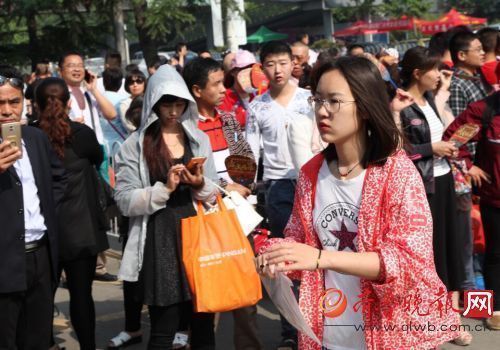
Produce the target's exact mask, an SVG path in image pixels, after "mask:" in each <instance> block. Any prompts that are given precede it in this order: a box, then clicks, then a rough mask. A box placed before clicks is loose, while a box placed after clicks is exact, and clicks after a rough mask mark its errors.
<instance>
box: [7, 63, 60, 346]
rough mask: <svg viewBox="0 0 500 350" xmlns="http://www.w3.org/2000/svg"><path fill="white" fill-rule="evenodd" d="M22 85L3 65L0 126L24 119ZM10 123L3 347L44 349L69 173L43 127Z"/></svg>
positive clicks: (50, 311)
mask: <svg viewBox="0 0 500 350" xmlns="http://www.w3.org/2000/svg"><path fill="white" fill-rule="evenodd" d="M23 88H24V85H23V80H22V75H21V74H20V73H19V72H18V71H17V70H16V69H15V68H14V67H11V66H8V65H0V125H4V124H6V123H16V122H19V121H20V119H21V115H22V111H23V99H24V95H23ZM11 125H12V128H13V129H15V128H16V127H19V128H20V133H19V132H16V133H17V135H22V139H21V140H20V142H19V143H18V144H19V145H20V147H13V146H11V141H12V139H11V138H10V136H12V135H9V136H7V135H5V137H4V136H2V139H1V143H0V222H1V223H2V234H1V235H0V310H2V311H1V313H0V349H40V350H42V349H43V350H46V349H48V348H49V342H50V334H51V329H52V313H53V288H54V283H55V277H56V271H57V266H56V262H57V224H56V208H57V205H58V203H59V201H60V200H61V198H62V197H63V195H64V189H65V184H66V175H65V172H64V169H63V168H62V166H61V164H60V162H59V160H58V158H57V156H56V154H55V153H54V152H53V151H52V148H51V146H50V143H49V140H48V139H47V137H46V136H45V134H44V133H43V132H42V131H41V130H38V129H36V128H33V127H30V126H22V127H21V126H18V125H17V124H11ZM9 128H10V127H9ZM2 129H3V130H6V129H7V128H5V127H4V128H2ZM7 137H9V140H10V141H8V140H5V138H7Z"/></svg>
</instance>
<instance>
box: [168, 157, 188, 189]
mask: <svg viewBox="0 0 500 350" xmlns="http://www.w3.org/2000/svg"><path fill="white" fill-rule="evenodd" d="M183 169H184V165H182V164H177V165H174V166H171V167H170V169H168V175H167V184H166V187H167V190H168V191H170V193H172V192H174V191H175V189H176V188H177V186H179V183H180V181H181V176H180V174H181V171H182V170H183Z"/></svg>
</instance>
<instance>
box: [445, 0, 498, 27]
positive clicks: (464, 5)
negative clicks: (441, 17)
mask: <svg viewBox="0 0 500 350" xmlns="http://www.w3.org/2000/svg"><path fill="white" fill-rule="evenodd" d="M444 7H445V8H446V9H447V10H449V9H450V8H452V7H454V8H456V9H457V10H458V11H460V12H463V13H465V14H467V15H469V16H474V17H486V18H488V22H490V23H494V22H495V21H499V20H500V1H498V0H493V1H491V0H447V1H445V3H444Z"/></svg>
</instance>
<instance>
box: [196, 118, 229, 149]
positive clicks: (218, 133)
mask: <svg viewBox="0 0 500 350" xmlns="http://www.w3.org/2000/svg"><path fill="white" fill-rule="evenodd" d="M198 128H199V129H200V130H202V131H203V132H205V134H207V136H208V138H209V139H210V145H212V151H213V152H218V151H223V150H226V149H227V148H228V145H227V141H226V137H225V136H224V131H223V130H222V120H221V119H220V116H219V113H217V111H215V119H213V120H212V119H209V118H205V119H204V120H201V119H200V120H199V121H198Z"/></svg>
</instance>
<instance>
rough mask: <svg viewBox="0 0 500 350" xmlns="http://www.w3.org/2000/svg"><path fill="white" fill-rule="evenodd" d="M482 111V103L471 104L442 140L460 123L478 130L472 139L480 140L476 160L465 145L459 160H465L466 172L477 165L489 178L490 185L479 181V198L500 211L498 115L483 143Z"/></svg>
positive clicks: (499, 129) (447, 138)
mask: <svg viewBox="0 0 500 350" xmlns="http://www.w3.org/2000/svg"><path fill="white" fill-rule="evenodd" d="M495 96H496V97H497V98H499V99H500V92H496V93H495ZM485 108H486V102H485V100H480V101H477V102H474V103H471V104H470V105H469V107H468V108H467V109H466V110H465V111H464V112H463V113H462V114H460V115H459V116H458V117H457V118H456V119H455V121H454V122H453V123H451V124H450V125H449V126H448V128H447V129H446V131H445V133H444V135H443V140H445V141H447V140H449V139H450V137H451V136H452V135H453V133H454V132H455V131H456V130H457V129H458V128H459V127H460V126H462V125H463V124H466V123H472V124H476V125H479V126H480V127H481V130H480V131H479V133H478V134H477V135H476V136H475V137H474V138H473V139H472V140H471V141H479V143H478V145H477V151H476V158H475V161H474V159H473V158H472V155H471V154H470V152H469V150H468V148H467V146H466V145H463V146H462V147H461V148H460V152H459V157H461V158H464V159H465V161H466V163H467V167H468V168H469V169H470V168H471V167H472V165H476V166H478V167H479V168H481V169H482V170H484V171H485V172H486V173H487V174H489V175H490V176H491V180H492V182H491V184H488V183H486V182H485V181H482V186H481V188H480V189H479V195H480V196H481V202H482V203H485V204H487V205H491V206H494V207H496V208H500V113H498V111H497V112H496V114H495V116H494V117H493V118H492V120H491V123H490V125H489V127H488V130H486V138H487V140H483V137H482V136H483V130H482V120H483V112H484V109H485Z"/></svg>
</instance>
